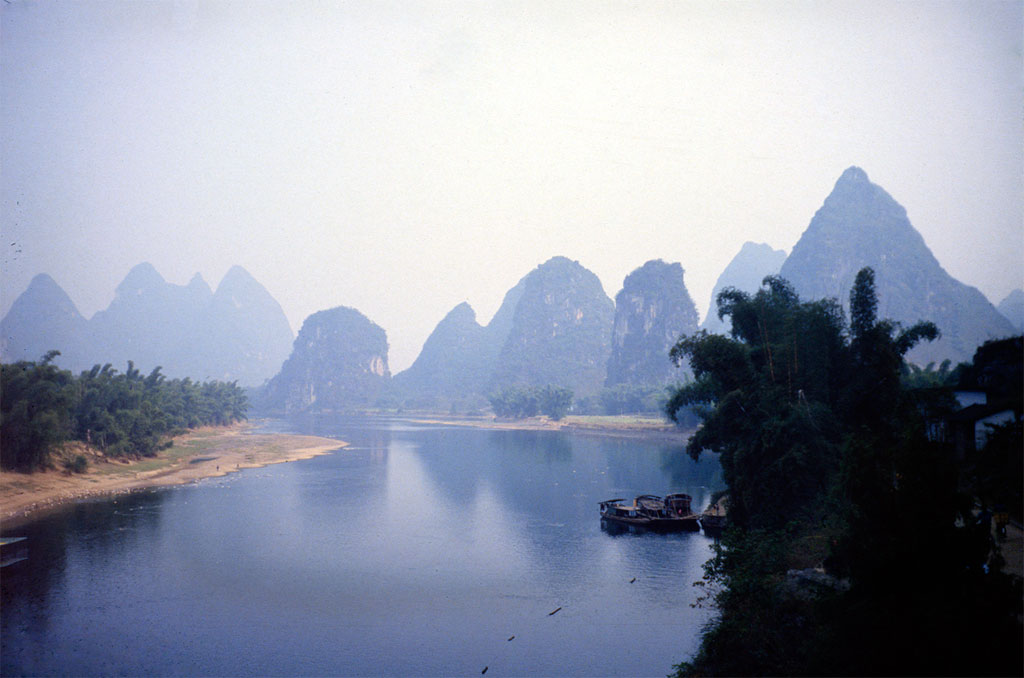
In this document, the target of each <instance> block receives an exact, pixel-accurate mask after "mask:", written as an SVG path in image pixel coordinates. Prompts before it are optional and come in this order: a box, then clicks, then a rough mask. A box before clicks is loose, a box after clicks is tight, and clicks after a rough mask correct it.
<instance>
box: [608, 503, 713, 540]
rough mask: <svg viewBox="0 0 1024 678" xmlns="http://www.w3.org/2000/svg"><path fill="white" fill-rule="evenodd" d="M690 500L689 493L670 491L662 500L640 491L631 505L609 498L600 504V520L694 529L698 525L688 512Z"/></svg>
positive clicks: (657, 529)
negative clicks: (672, 492) (673, 492)
mask: <svg viewBox="0 0 1024 678" xmlns="http://www.w3.org/2000/svg"><path fill="white" fill-rule="evenodd" d="M691 501H692V499H691V498H690V495H688V494H670V495H668V496H667V497H665V498H664V499H662V498H661V497H658V496H656V495H653V494H642V495H640V496H638V497H636V498H635V499H634V500H633V503H632V504H628V503H625V502H626V500H625V499H622V498H619V499H608V500H606V501H602V502H601V503H600V507H601V520H602V521H607V522H608V523H610V524H615V525H620V526H625V527H634V528H642V529H645V530H651V531H654V532H682V531H688V532H696V531H697V530H699V529H700V525H699V524H698V522H697V516H696V515H695V514H693V513H692V512H691V511H690V503H691Z"/></svg>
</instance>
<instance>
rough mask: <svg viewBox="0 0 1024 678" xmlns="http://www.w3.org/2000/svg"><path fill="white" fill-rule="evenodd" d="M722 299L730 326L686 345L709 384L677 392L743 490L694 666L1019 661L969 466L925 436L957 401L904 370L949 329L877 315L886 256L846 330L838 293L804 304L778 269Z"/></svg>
mask: <svg viewBox="0 0 1024 678" xmlns="http://www.w3.org/2000/svg"><path fill="white" fill-rule="evenodd" d="M718 305H719V312H720V314H721V315H728V316H730V317H731V320H732V337H731V338H729V337H723V336H717V335H709V334H706V333H698V334H696V335H693V336H689V337H685V338H683V339H682V340H681V341H680V342H679V343H678V344H677V345H676V346H675V347H674V348H673V349H672V357H673V358H674V359H676V360H680V359H682V358H684V357H686V358H688V359H689V361H690V365H691V367H692V369H693V371H694V377H695V379H694V381H693V382H692V383H691V384H688V385H685V386H683V387H682V388H680V389H678V390H677V391H676V392H675V393H674V394H673V396H672V398H671V399H670V400H669V402H668V403H667V405H666V412H667V414H668V415H669V416H670V417H673V418H675V417H677V416H678V414H677V413H678V412H680V411H681V408H683V407H684V406H691V407H694V408H696V410H697V412H698V413H699V415H700V417H701V419H702V420H703V425H702V426H701V428H700V429H699V430H698V431H697V432H696V433H695V435H694V436H692V437H691V439H690V441H689V443H688V448H687V449H688V452H689V454H690V455H691V456H693V457H694V458H696V457H698V456H699V455H700V454H701V453H702V452H704V451H711V452H715V453H718V454H719V455H720V458H721V463H722V467H723V473H724V476H725V480H726V483H727V485H728V492H729V521H730V527H729V528H728V529H727V530H726V532H725V534H724V535H723V538H722V540H721V541H720V542H719V543H718V544H717V545H716V555H715V557H714V558H713V559H712V560H711V561H710V562H709V563H708V564H707V566H706V568H705V569H706V578H705V579H706V581H705V585H707V586H709V587H710V589H709V590H710V591H711V592H712V593H711V594H710V595H712V596H713V598H714V602H715V604H716V605H717V606H718V609H719V616H718V617H717V618H716V620H715V621H714V622H713V623H712V624H711V625H710V626H709V627H708V629H707V630H706V633H705V635H704V638H703V643H702V646H701V649H700V651H699V653H698V654H697V656H696V657H695V658H694V660H693V662H692V663H687V664H682V665H680V667H679V673H680V674H681V675H754V674H756V675H800V674H803V675H806V674H817V675H880V674H887V675H921V674H933V675H951V674H961V675H965V674H971V675H982V674H1001V673H1006V674H1017V673H1019V672H1020V670H1021V659H1020V658H1021V629H1020V624H1019V622H1018V621H1017V614H1018V613H1019V611H1020V603H1021V593H1020V590H1019V588H1017V589H1016V590H1013V581H1012V580H1011V579H1010V577H1009V576H1008V575H1004V574H1002V573H999V572H997V571H996V570H995V569H994V568H989V567H987V559H988V558H989V557H990V543H989V541H988V538H987V534H986V533H985V532H984V528H983V527H981V526H978V525H977V524H976V521H975V519H974V516H973V515H972V512H971V508H972V502H971V500H970V497H969V496H968V495H966V494H963V493H960V492H958V471H962V469H958V468H957V466H956V464H955V462H954V457H953V455H952V454H951V451H950V449H949V448H948V446H946V445H945V444H944V443H942V442H941V441H935V440H930V439H929V437H928V436H927V435H926V432H927V422H928V421H929V420H930V419H934V418H936V417H939V418H941V417H942V416H943V414H945V413H947V412H948V410H949V409H950V408H951V406H952V405H951V400H950V398H949V397H943V396H942V395H941V394H938V395H937V394H936V393H935V391H934V389H929V390H927V393H925V392H922V391H920V390H916V389H912V388H908V387H907V386H906V385H905V384H904V383H901V371H905V370H903V356H904V355H905V354H906V352H907V351H908V350H910V348H912V347H913V346H914V345H915V344H916V343H918V342H919V341H921V340H922V339H929V340H930V339H934V338H935V337H936V336H937V335H938V331H937V329H936V328H935V326H934V325H932V324H931V323H918V324H916V325H914V326H913V327H910V328H902V327H900V326H899V325H898V324H896V323H893V322H890V321H887V320H879V319H878V318H877V297H876V295H875V290H874V273H873V272H872V271H871V269H864V270H862V271H860V273H859V274H858V275H857V278H856V282H855V284H854V288H853V290H852V292H851V296H850V324H849V327H847V326H846V323H845V322H844V317H843V313H842V310H841V307H840V306H839V304H838V303H837V302H835V301H834V300H826V301H815V302H801V301H800V300H799V298H798V297H797V295H796V294H795V293H794V291H793V288H792V287H791V286H790V285H789V283H787V282H786V281H785V280H783V279H782V278H779V277H768V278H766V279H765V281H764V286H763V288H762V289H761V290H760V291H758V292H757V293H756V294H754V295H748V294H746V293H743V292H739V291H737V290H734V289H727V290H724V291H723V292H722V293H721V294H720V295H719V297H718ZM1018 452H1019V450H1018ZM1018 456H1019V455H1018ZM959 486H962V483H960V484H959ZM821 567H823V568H824V571H823V572H822V571H817V572H815V570H813V569H811V568H821ZM804 573H813V576H811V577H810V579H808V578H807V577H805V576H804ZM809 582H810V583H809Z"/></svg>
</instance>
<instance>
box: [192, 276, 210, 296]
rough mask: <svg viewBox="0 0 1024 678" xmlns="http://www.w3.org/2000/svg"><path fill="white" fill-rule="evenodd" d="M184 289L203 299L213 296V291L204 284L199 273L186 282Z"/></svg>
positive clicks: (204, 281)
mask: <svg viewBox="0 0 1024 678" xmlns="http://www.w3.org/2000/svg"><path fill="white" fill-rule="evenodd" d="M186 289H188V291H189V292H192V293H193V294H196V295H198V296H200V297H203V298H205V297H209V296H211V295H213V291H212V290H211V289H210V286H209V285H208V284H206V280H204V279H203V276H202V274H200V273H196V274H195V275H194V276H192V279H191V280H189V281H188V285H187V286H186Z"/></svg>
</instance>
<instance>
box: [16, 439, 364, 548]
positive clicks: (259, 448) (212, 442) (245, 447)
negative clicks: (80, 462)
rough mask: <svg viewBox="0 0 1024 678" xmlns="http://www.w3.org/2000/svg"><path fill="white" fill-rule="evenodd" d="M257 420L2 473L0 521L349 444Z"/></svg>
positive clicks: (91, 452)
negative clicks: (128, 457) (56, 465)
mask: <svg viewBox="0 0 1024 678" xmlns="http://www.w3.org/2000/svg"><path fill="white" fill-rule="evenodd" d="M253 428H254V425H253V424H249V423H244V424H238V425H235V426H232V427H228V428H202V429H197V430H195V431H191V432H189V433H186V434H185V435H182V436H179V437H177V438H175V439H174V445H173V446H172V447H170V448H168V449H166V450H162V451H161V452H160V453H159V454H158V455H157V456H156V457H151V458H146V459H140V460H138V461H133V462H128V463H124V462H118V461H111V460H107V459H104V458H103V457H102V456H99V455H98V454H97V453H95V451H90V450H86V449H85V448H84V446H82V447H80V448H78V450H76V452H83V453H85V454H86V456H87V458H89V461H90V463H89V469H88V471H87V472H85V473H76V474H68V473H65V472H64V471H56V470H54V471H43V472H37V473H12V472H8V471H3V472H0V524H2V526H3V527H4V528H9V527H11V526H13V525H16V524H18V523H21V522H24V521H26V520H30V519H32V518H35V517H37V516H38V515H39V514H40V513H42V512H44V511H46V510H48V509H52V508H54V507H56V506H60V505H61V504H64V503H67V502H72V501H77V500H79V499H84V498H88V497H94V496H100V495H111V494H118V493H122V492H131V491H134V490H139V489H142V488H149V487H158V486H164V485H180V484H182V483H188V482H192V481H194V480H198V479H200V478H209V477H212V476H222V475H225V474H227V473H232V472H234V471H239V470H241V469H246V468H257V467H260V466H266V465H268V464H278V463H282V462H289V461H297V460H299V459H308V458H310V457H315V456H318V455H321V454H327V453H328V452H330V451H332V450H336V449H338V448H340V447H344V446H345V445H346V444H347V443H344V442H341V441H339V440H332V439H330V438H321V437H318V436H305V435H288V434H279V433H273V434H254V433H251V431H252V429H253Z"/></svg>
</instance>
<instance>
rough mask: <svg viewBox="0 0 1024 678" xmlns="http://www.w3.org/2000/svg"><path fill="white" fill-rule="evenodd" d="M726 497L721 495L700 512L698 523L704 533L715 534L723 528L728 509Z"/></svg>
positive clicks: (719, 532)
mask: <svg viewBox="0 0 1024 678" xmlns="http://www.w3.org/2000/svg"><path fill="white" fill-rule="evenodd" d="M728 499H729V498H728V496H722V497H721V498H719V500H718V501H716V502H715V503H714V504H712V505H711V506H708V507H707V508H706V509H704V512H703V513H701V514H700V524H701V527H703V528H704V533H705V534H710V535H712V536H717V535H719V534H721V532H722V530H723V529H725V519H726V515H727V513H728V510H729V509H728Z"/></svg>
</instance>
